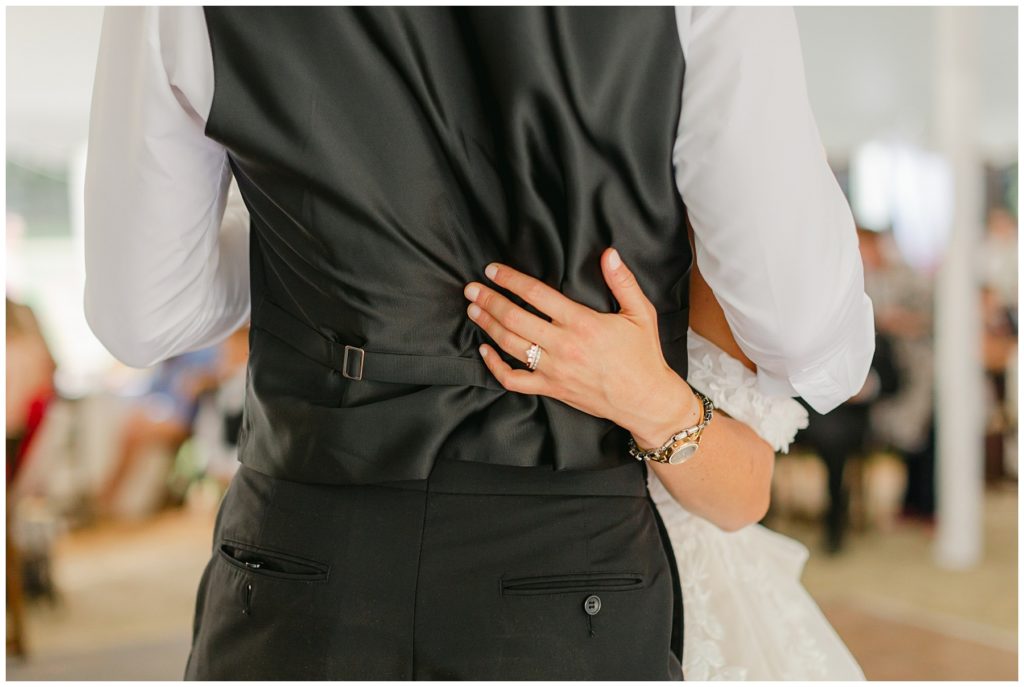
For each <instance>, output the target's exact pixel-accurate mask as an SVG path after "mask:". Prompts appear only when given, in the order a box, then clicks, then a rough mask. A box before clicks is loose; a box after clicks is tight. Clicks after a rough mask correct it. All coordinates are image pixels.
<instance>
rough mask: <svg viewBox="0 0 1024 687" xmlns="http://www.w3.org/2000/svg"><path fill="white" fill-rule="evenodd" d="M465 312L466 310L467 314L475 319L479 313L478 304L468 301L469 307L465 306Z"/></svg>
mask: <svg viewBox="0 0 1024 687" xmlns="http://www.w3.org/2000/svg"><path fill="white" fill-rule="evenodd" d="M466 312H468V313H469V316H470V317H472V318H473V319H474V320H475V319H476V318H477V316H478V315H479V314H480V306H479V305H477V304H476V303H470V304H469V307H468V308H466Z"/></svg>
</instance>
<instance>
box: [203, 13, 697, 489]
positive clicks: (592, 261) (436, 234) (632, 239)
mask: <svg viewBox="0 0 1024 687" xmlns="http://www.w3.org/2000/svg"><path fill="white" fill-rule="evenodd" d="M205 15H206V20H207V27H208V30H209V35H210V42H211V47H212V51H213V62H214V78H215V91H214V97H213V105H212V108H211V112H210V116H209V120H208V122H207V125H206V135H207V136H209V137H210V138H212V139H214V140H216V141H219V142H220V143H222V144H223V145H224V146H226V148H227V150H228V153H229V160H230V163H231V168H232V171H233V172H234V175H235V178H236V179H237V181H238V185H239V187H240V190H241V192H242V195H243V197H244V200H245V203H246V206H247V207H248V209H249V211H250V213H251V234H250V244H251V248H250V270H251V290H252V329H251V330H250V337H249V344H250V359H249V365H248V370H247V380H246V386H247V391H246V398H245V405H244V411H243V422H242V429H241V434H240V437H239V459H240V460H241V461H242V462H243V463H244V464H246V465H248V466H250V467H252V468H254V469H256V470H259V471H261V472H264V473H267V474H270V475H273V476H276V477H281V478H285V479H291V480H296V481H304V482H324V483H371V482H384V481H394V480H407V479H421V478H425V477H426V476H427V474H428V473H429V471H430V468H431V466H432V465H433V462H434V461H435V460H436V459H439V458H443V459H454V460H468V461H482V462H487V463H496V464H504V465H521V466H536V465H550V466H551V467H552V468H553V469H557V470H565V469H600V468H607V467H614V466H617V465H621V464H623V463H624V462H628V461H630V460H632V459H631V458H630V457H629V455H628V453H627V448H626V441H627V438H628V436H629V435H628V432H626V430H624V429H622V428H621V427H619V426H617V425H615V424H614V423H613V422H611V421H610V420H607V419H603V418H597V417H593V416H591V415H588V414H586V413H583V412H581V411H578V410H576V409H574V408H572V407H570V406H568V405H566V404H564V403H562V402H560V401H557V400H555V399H553V398H549V397H545V396H533V395H527V394H519V393H513V392H509V391H506V390H504V389H503V388H502V387H501V385H500V384H498V382H497V380H496V379H494V377H493V375H492V374H491V373H490V371H489V370H488V369H487V367H486V366H485V365H484V364H483V362H482V361H481V359H480V354H479V353H478V352H477V346H478V345H479V344H480V343H482V342H484V341H488V342H489V343H491V344H492V345H494V346H495V349H496V350H501V349H500V347H499V346H497V345H496V344H494V342H493V341H491V340H490V337H488V336H487V335H486V334H485V333H484V332H483V330H482V329H481V328H480V327H479V326H477V325H476V324H474V323H473V322H472V321H471V320H470V319H469V318H468V317H467V315H466V306H467V304H468V301H467V300H466V298H465V297H464V296H463V292H462V291H463V287H464V286H465V285H466V283H467V282H469V281H472V280H477V281H481V282H483V283H489V282H488V280H487V279H486V277H485V276H484V274H483V268H484V266H485V265H486V264H487V263H488V262H490V261H498V262H502V263H506V264H508V265H511V266H512V267H515V268H517V269H519V270H521V271H523V272H525V273H527V274H530V275H533V276H535V277H537V278H539V279H541V280H543V281H544V282H546V283H547V284H550V285H551V286H553V287H555V288H556V289H558V290H559V291H561V292H562V293H564V294H565V295H566V296H568V297H569V298H572V299H573V300H575V301H578V302H581V303H583V304H585V305H587V306H589V307H591V308H593V309H595V310H598V311H602V312H615V311H617V310H618V304H617V303H616V302H615V299H614V298H613V297H612V295H611V292H610V291H609V290H608V288H607V285H606V284H605V282H604V280H603V278H602V276H601V269H600V265H599V256H600V254H601V251H602V250H604V249H605V248H606V247H607V246H609V245H613V246H615V247H616V248H617V249H618V250H619V252H620V253H621V255H622V257H623V259H624V260H625V261H626V263H627V264H628V265H629V266H630V267H631V268H632V269H633V270H634V272H635V273H636V275H637V278H638V280H639V282H640V285H641V286H642V288H643V289H644V291H645V293H646V294H647V296H648V297H649V298H650V299H651V301H652V302H653V303H654V305H655V306H656V308H657V310H658V313H659V330H660V336H661V341H662V345H663V350H664V354H665V358H666V360H667V361H668V363H669V365H670V366H671V367H672V368H673V369H675V370H676V371H677V372H678V373H679V374H680V375H683V376H685V375H686V327H687V305H688V297H689V294H688V278H689V271H690V265H691V251H690V245H689V242H688V240H687V235H686V229H685V224H684V222H685V215H684V206H683V203H682V200H681V199H680V198H679V196H678V193H677V191H676V187H675V183H674V178H673V169H672V148H673V142H674V139H675V134H676V126H677V123H678V119H679V112H680V106H681V100H680V93H681V88H682V80H683V72H684V64H683V55H682V50H681V47H680V44H679V38H678V35H677V29H676V22H675V16H674V10H673V8H672V7H656V8H574V7H557V8H553V7H504V8H502V7H490V8H470V7H459V8H450V7H449V8H436V7H415V8H409V7H405V8H381V7H378V8H358V7H301V8H300V7H259V8H256V7H231V6H221V7H206V8H205ZM505 293H506V295H509V296H510V297H511V298H512V299H513V300H514V301H515V302H516V303H517V304H519V305H520V306H522V307H524V308H526V309H527V310H530V311H531V312H534V313H536V314H539V315H541V316H543V317H545V319H550V318H547V317H546V316H544V315H543V314H542V313H537V311H536V310H535V309H534V308H532V307H531V306H529V305H528V304H526V303H525V302H524V301H523V300H522V299H520V298H518V297H517V296H515V295H514V294H511V293H509V292H505ZM502 355H503V357H504V359H505V360H506V362H508V363H510V364H511V365H513V367H520V368H522V367H525V365H524V364H523V363H521V362H519V361H518V360H516V359H514V358H512V357H511V356H510V355H508V354H506V353H502Z"/></svg>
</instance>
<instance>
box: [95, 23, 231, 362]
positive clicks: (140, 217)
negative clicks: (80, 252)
mask: <svg viewBox="0 0 1024 687" xmlns="http://www.w3.org/2000/svg"><path fill="white" fill-rule="evenodd" d="M212 94H213V64H212V55H211V53H210V46H209V36H208V34H207V33H206V23H205V18H204V15H203V13H202V8H201V7H122V6H118V7H108V8H106V10H105V11H104V15H103V24H102V29H101V35H100V48H99V56H98V59H97V65H96V80H95V84H94V87H93V94H92V106H91V115H90V122H89V142H88V152H87V159H86V176H85V271H86V278H85V296H84V308H85V316H86V320H87V321H88V323H89V327H90V328H91V329H92V331H93V332H94V333H95V334H96V336H97V337H98V338H99V340H100V341H101V342H102V343H103V345H104V346H105V347H106V348H107V349H108V350H109V351H110V352H111V353H112V354H113V355H114V356H115V357H116V358H118V359H119V360H121V361H122V362H124V363H126V364H128V365H131V366H133V367H146V366H149V365H152V364H154V363H157V362H159V361H161V360H164V359H166V358H169V357H171V356H174V355H177V354H180V353H184V352H188V351H192V350H195V349H198V348H202V347H205V346H208V345H212V344H214V343H217V342H219V341H221V340H223V339H224V338H226V337H227V336H228V335H229V334H230V333H231V332H232V331H234V330H235V329H237V328H238V327H239V326H241V325H242V324H243V323H244V322H245V321H246V319H247V318H248V316H249V262H248V252H249V247H248V246H249V233H248V225H247V222H244V221H243V220H241V219H240V218H241V217H244V215H241V214H240V213H229V215H228V216H227V217H226V218H225V205H226V203H227V199H228V188H229V184H230V182H231V179H232V177H231V169H230V166H229V164H228V159H227V151H226V149H225V148H224V147H223V146H222V145H221V144H219V143H217V142H215V141H213V140H212V139H210V138H207V137H206V136H205V134H204V129H205V126H206V117H207V116H208V114H209V109H210V104H211V103H212ZM222 220H225V221H224V224H223V226H222Z"/></svg>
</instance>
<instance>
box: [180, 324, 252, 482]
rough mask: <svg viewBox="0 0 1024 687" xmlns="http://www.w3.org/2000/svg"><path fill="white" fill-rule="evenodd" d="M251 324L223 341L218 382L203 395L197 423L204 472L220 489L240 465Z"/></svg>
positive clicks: (196, 432) (197, 435) (196, 431)
mask: <svg viewBox="0 0 1024 687" xmlns="http://www.w3.org/2000/svg"><path fill="white" fill-rule="evenodd" d="M248 360H249V327H248V325H246V326H244V327H241V328H239V329H237V330H235V332H234V333H233V334H232V335H231V336H229V337H228V338H227V339H226V340H225V341H224V343H223V344H221V356H220V365H219V366H218V378H219V380H220V381H219V383H218V385H217V387H216V388H213V389H210V390H209V391H208V392H207V393H206V394H204V396H203V400H202V402H201V403H200V409H199V413H198V416H197V417H196V423H195V436H194V440H195V443H196V452H197V454H198V462H199V464H200V465H201V466H202V470H203V473H204V475H205V476H207V477H210V478H212V479H213V480H215V481H216V482H217V483H218V485H219V487H220V490H221V491H223V490H224V489H226V488H227V485H228V483H229V482H230V481H231V478H232V477H233V476H234V474H235V470H236V469H237V468H238V433H239V431H240V430H241V428H242V404H243V402H244V401H245V376H246V367H247V366H246V363H247V362H248Z"/></svg>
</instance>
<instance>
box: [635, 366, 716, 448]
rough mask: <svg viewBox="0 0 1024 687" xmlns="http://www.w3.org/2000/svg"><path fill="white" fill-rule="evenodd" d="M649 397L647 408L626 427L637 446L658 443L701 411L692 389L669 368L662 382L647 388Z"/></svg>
mask: <svg viewBox="0 0 1024 687" xmlns="http://www.w3.org/2000/svg"><path fill="white" fill-rule="evenodd" d="M649 398H650V400H651V403H650V405H649V406H647V410H646V411H644V412H643V413H642V414H641V415H640V416H639V417H638V418H637V420H636V421H635V422H633V423H630V425H629V426H627V427H626V429H627V430H629V433H630V434H632V435H633V440H634V441H636V443H637V445H638V446H639V447H640V448H654V447H656V446H661V445H662V444H664V443H665V442H666V441H668V438H669V437H671V436H672V435H673V434H675V433H676V432H678V431H679V430H681V429H684V428H686V427H692V426H694V425H696V424H697V423H699V422H700V420H701V418H702V417H703V414H704V413H703V410H704V407H703V404H702V403H701V401H700V399H699V398H697V395H696V394H694V393H693V389H691V388H690V385H689V384H687V383H686V380H684V379H683V378H682V377H680V376H679V375H678V374H676V372H675V371H674V370H671V369H670V370H669V371H668V374H667V375H666V380H665V382H664V384H659V385H658V388H657V389H651V394H650V396H649Z"/></svg>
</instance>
